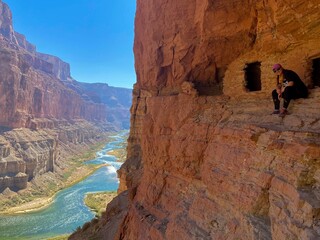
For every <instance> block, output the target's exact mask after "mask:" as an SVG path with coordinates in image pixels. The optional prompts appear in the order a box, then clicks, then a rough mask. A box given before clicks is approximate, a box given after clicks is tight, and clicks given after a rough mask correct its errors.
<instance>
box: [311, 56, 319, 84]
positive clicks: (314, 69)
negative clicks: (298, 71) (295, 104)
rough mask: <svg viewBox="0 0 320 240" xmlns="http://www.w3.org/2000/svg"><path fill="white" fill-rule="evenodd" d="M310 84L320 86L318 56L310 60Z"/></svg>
mask: <svg viewBox="0 0 320 240" xmlns="http://www.w3.org/2000/svg"><path fill="white" fill-rule="evenodd" d="M312 85H313V87H320V58H315V59H313V60H312Z"/></svg>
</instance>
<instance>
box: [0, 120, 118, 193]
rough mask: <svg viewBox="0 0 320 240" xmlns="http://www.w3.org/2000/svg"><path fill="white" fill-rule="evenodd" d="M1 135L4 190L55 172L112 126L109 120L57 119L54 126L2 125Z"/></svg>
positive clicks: (0, 175) (0, 169)
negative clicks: (7, 126) (98, 121)
mask: <svg viewBox="0 0 320 240" xmlns="http://www.w3.org/2000/svg"><path fill="white" fill-rule="evenodd" d="M0 130H1V135H0V193H1V192H2V191H3V190H5V189H6V188H9V189H10V190H12V191H19V190H21V189H24V188H26V187H27V183H28V182H29V181H31V180H33V179H34V178H36V177H38V176H40V175H42V174H45V173H47V172H52V173H55V172H57V168H61V167H62V166H63V165H64V164H65V161H67V159H69V158H70V157H72V154H74V151H76V152H77V153H80V152H82V151H83V150H85V149H87V148H88V146H90V145H92V144H96V143H97V142H99V141H106V135H105V133H106V132H108V131H110V130H112V126H110V125H107V124H93V123H90V122H88V121H85V120H77V121H74V122H73V124H70V123H69V122H67V121H64V122H63V121H61V122H56V124H55V127H54V128H51V129H50V128H43V129H39V130H37V131H34V130H30V129H28V128H19V129H14V130H9V129H5V128H3V127H2V128H1V129H0Z"/></svg>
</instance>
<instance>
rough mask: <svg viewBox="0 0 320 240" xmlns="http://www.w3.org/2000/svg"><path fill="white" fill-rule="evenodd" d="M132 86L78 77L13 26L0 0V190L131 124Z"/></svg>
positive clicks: (51, 167) (23, 185)
mask: <svg viewBox="0 0 320 240" xmlns="http://www.w3.org/2000/svg"><path fill="white" fill-rule="evenodd" d="M98 89H99V91H98ZM131 91H132V90H131V89H122V88H114V87H110V86H108V85H107V84H102V83H101V84H85V83H79V82H77V81H76V80H74V79H73V78H72V77H71V74H70V66H69V64H68V63H65V62H63V61H62V60H61V59H59V58H58V57H55V56H51V55H48V54H43V53H39V52H37V51H36V47H35V46H34V45H32V44H31V43H29V42H28V41H27V40H26V38H25V36H24V35H22V34H20V33H17V32H15V31H14V28H13V25H12V14H11V11H10V9H9V7H8V5H6V4H5V3H4V2H2V1H1V0H0V193H1V192H2V191H3V190H5V189H6V188H10V189H11V190H15V191H17V190H20V189H23V188H26V186H27V182H28V181H30V180H32V179H34V178H35V177H36V176H39V175H42V174H44V173H47V172H55V167H56V166H57V162H58V161H59V154H61V152H63V151H65V152H67V151H66V150H65V149H68V148H70V149H72V146H73V145H77V147H78V150H79V151H81V149H82V147H84V149H85V147H86V145H88V144H93V143H96V142H97V141H103V139H104V138H103V137H104V136H105V135H104V134H105V133H106V132H108V131H117V130H119V129H123V128H128V127H129V108H130V104H131ZM111 101H112V102H111ZM71 154H72V151H70V152H69V154H66V155H65V156H67V155H68V156H70V155H71Z"/></svg>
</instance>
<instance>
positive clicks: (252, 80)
mask: <svg viewBox="0 0 320 240" xmlns="http://www.w3.org/2000/svg"><path fill="white" fill-rule="evenodd" d="M260 67H261V62H253V63H248V64H247V66H246V67H245V69H244V72H245V76H244V77H245V87H246V89H248V91H250V92H253V91H260V90H261V68H260Z"/></svg>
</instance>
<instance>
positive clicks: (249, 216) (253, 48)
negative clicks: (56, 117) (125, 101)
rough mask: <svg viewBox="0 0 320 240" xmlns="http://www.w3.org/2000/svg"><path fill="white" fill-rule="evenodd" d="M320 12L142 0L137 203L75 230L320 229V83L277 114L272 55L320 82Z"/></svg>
mask: <svg viewBox="0 0 320 240" xmlns="http://www.w3.org/2000/svg"><path fill="white" fill-rule="evenodd" d="M319 11H320V1H319V0H316V1H308V2H305V1H301V0H294V1H290V2H288V1H282V0H280V1H222V0H217V1H206V0H205V1H192V0H185V1H161V0H160V1H143V0H138V1H137V13H136V19H135V43H134V52H135V66H136V71H137V83H136V86H135V89H134V98H133V106H132V109H131V111H132V112H131V114H132V115H131V132H130V137H129V145H128V160H127V162H126V163H125V164H124V165H123V167H122V168H121V169H120V171H119V176H120V180H121V183H120V189H119V191H120V192H122V194H121V198H123V194H124V193H127V199H128V200H127V201H128V202H129V207H128V208H127V210H126V211H128V212H127V213H126V214H125V217H123V216H122V215H121V214H118V215H117V218H115V223H118V222H119V219H118V218H119V217H122V219H123V222H122V225H121V226H120V227H119V226H118V225H116V224H114V225H112V218H111V219H110V217H109V218H106V217H105V218H103V219H102V220H101V221H100V223H99V224H100V225H98V226H99V228H98V230H97V228H96V227H95V225H94V224H92V225H93V226H92V227H89V228H87V229H83V230H82V231H78V232H77V234H79V235H76V234H75V235H74V236H75V238H72V239H77V237H79V236H86V237H88V238H90V236H97V237H103V236H104V235H103V234H105V233H106V232H108V229H113V232H114V234H113V235H112V237H110V236H108V237H109V238H107V239H128V240H129V239H141V240H143V239H157V240H159V239H208V240H209V239H277V240H281V239H318V238H320V228H319V221H320V216H319V211H318V209H319V206H320V196H319V186H320V178H319V171H320V167H319V160H320V159H319V157H320V141H319V139H320V138H319V137H320V125H319V120H320V112H319V107H318V106H320V105H319V104H320V91H319V88H315V89H311V90H310V97H309V98H308V99H299V100H296V101H293V102H292V103H290V107H289V112H290V113H291V114H290V115H288V116H286V117H285V118H283V119H282V118H279V117H278V116H275V115H270V113H271V111H272V110H273V103H272V100H271V99H270V98H271V90H272V89H273V88H274V86H275V80H274V78H275V77H274V74H273V72H272V65H273V64H274V63H276V62H280V63H281V64H283V66H284V67H286V68H289V69H293V70H295V71H296V72H297V73H298V74H299V75H300V77H301V78H302V79H303V81H304V82H305V83H306V84H307V85H308V86H309V87H312V86H314V85H317V79H316V77H317V76H318V77H319V64H318V61H319V60H318V59H319V58H320V41H319V37H320V24H319V23H320V22H319V21H320V20H319V16H318V14H319ZM252 66H253V69H254V71H252V72H254V74H253V73H252V72H251V71H249V70H248V69H251V68H250V67H252ZM251 74H253V76H254V77H253V78H252V77H249V76H248V75H251ZM248 81H253V82H254V83H259V84H257V86H256V85H255V84H253V85H255V86H254V87H252V86H251V85H250V84H251V83H248ZM185 82H187V84H186V83H185ZM109 208H110V211H111V212H112V214H114V211H113V210H114V207H109ZM108 210H109V209H108V208H107V211H108ZM119 212H120V213H124V212H125V211H120V210H119ZM107 214H108V213H107ZM112 214H110V216H112ZM103 222H104V223H105V224H104V227H101V225H103V224H101V223H103ZM99 229H101V230H99ZM114 229H117V231H115V230H114ZM78 239H79V238H78Z"/></svg>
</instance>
